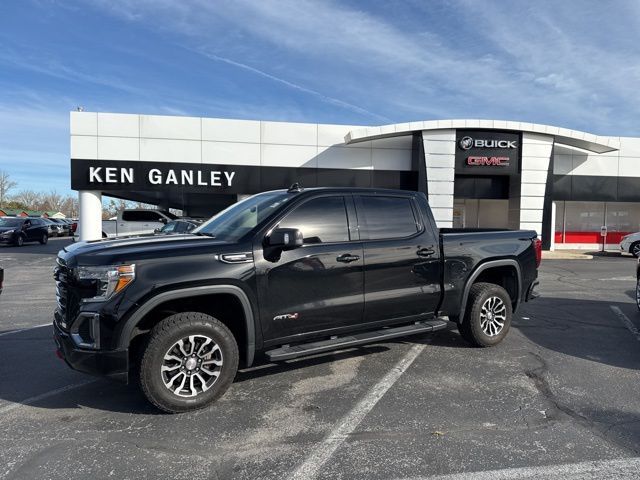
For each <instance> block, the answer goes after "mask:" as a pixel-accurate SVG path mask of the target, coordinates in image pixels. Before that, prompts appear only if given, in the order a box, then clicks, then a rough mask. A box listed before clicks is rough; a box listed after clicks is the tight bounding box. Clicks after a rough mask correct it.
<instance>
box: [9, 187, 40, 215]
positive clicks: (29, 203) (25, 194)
mask: <svg viewBox="0 0 640 480" xmlns="http://www.w3.org/2000/svg"><path fill="white" fill-rule="evenodd" d="M11 199H12V200H13V201H15V202H19V203H22V204H24V205H26V207H27V208H29V209H31V210H37V209H38V205H39V204H41V203H42V194H41V193H40V192H34V191H33V190H20V191H19V192H18V193H16V194H15V195H12V197H11Z"/></svg>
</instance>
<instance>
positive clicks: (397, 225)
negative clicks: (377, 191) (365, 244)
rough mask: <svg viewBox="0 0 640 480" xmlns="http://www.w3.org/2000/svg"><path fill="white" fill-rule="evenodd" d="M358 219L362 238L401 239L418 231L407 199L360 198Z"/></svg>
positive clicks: (409, 201)
mask: <svg viewBox="0 0 640 480" xmlns="http://www.w3.org/2000/svg"><path fill="white" fill-rule="evenodd" d="M360 198H361V203H360V208H359V210H358V218H359V220H360V222H359V223H360V224H361V226H362V227H363V230H364V231H363V232H361V235H363V238H365V239H369V240H375V239H381V238H401V237H408V236H410V235H413V234H414V233H416V232H417V231H418V226H417V224H416V218H415V216H414V214H413V209H412V208H411V200H410V199H409V198H400V197H378V196H376V197H373V196H371V197H369V196H362V197H360Z"/></svg>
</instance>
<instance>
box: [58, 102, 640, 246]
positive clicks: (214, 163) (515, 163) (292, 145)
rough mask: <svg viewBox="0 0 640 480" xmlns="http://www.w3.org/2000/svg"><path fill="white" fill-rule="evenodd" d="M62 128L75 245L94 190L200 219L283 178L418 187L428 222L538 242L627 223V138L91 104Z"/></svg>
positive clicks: (633, 168)
mask: <svg viewBox="0 0 640 480" xmlns="http://www.w3.org/2000/svg"><path fill="white" fill-rule="evenodd" d="M70 133H71V177H72V185H71V186H72V188H73V189H75V190H78V191H79V195H80V225H81V227H80V228H81V238H83V239H92V238H99V237H100V234H101V231H100V215H101V197H102V195H108V196H114V197H118V198H124V199H129V200H136V201H144V202H147V203H152V204H156V205H159V206H160V207H161V208H177V209H181V210H183V211H185V212H186V214H188V215H191V216H203V217H206V216H210V215H212V214H214V213H216V212H217V211H219V210H221V209H222V208H224V207H226V206H228V205H230V204H231V203H233V202H235V201H237V199H238V197H239V196H244V195H249V194H253V193H257V192H260V191H266V190H273V189H278V188H286V187H288V186H289V185H291V184H292V183H295V182H299V183H300V184H301V185H302V186H304V187H316V186H349V187H374V188H397V189H409V190H418V191H422V192H424V193H425V194H426V195H427V196H428V199H429V203H430V205H431V208H432V210H433V212H434V216H435V218H436V220H437V222H438V225H439V226H440V227H465V228H522V229H532V230H536V231H537V232H538V234H539V235H540V236H541V238H542V239H543V242H544V244H545V246H546V248H553V246H554V245H555V248H597V247H598V246H599V244H601V243H602V242H603V241H604V242H606V243H607V244H608V245H609V246H610V247H612V246H615V245H617V243H618V242H619V238H620V237H621V236H622V235H624V234H626V233H629V232H634V231H640V138H630V137H608V136H597V135H593V134H590V133H586V132H579V131H574V130H568V129H564V128H559V127H553V126H548V125H538V124H531V123H524V122H512V121H498V120H471V119H467V120H437V121H425V122H411V123H403V124H395V125H385V126H379V127H367V126H356V125H327V124H310V123H285V122H270V121H259V120H255V121H253V120H230V119H217V118H200V117H173V116H156V115H137V114H114V113H100V112H72V113H71V118H70ZM603 227H605V228H606V236H604V237H603V236H601V233H602V228H603Z"/></svg>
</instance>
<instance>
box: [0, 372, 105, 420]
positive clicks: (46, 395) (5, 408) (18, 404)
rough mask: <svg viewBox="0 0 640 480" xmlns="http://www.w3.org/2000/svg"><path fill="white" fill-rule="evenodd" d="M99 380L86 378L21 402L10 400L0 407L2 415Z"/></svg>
mask: <svg viewBox="0 0 640 480" xmlns="http://www.w3.org/2000/svg"><path fill="white" fill-rule="evenodd" d="M96 381H97V380H95V379H92V380H86V381H84V382H81V383H74V384H73V385H67V386H66V387H61V388H56V389H55V390H50V391H48V392H44V393H41V394H40V395H36V396H34V397H29V398H26V399H25V400H21V401H20V402H9V403H8V405H4V406H2V407H0V415H2V414H4V413H8V412H10V411H12V410H15V409H16V408H20V407H24V406H26V405H30V404H32V403H36V402H39V401H40V400H44V399H45V398H49V397H53V396H54V395H58V394H60V393H64V392H68V391H69V390H73V389H74V388H79V387H84V386H85V385H89V384H90V383H94V382H96Z"/></svg>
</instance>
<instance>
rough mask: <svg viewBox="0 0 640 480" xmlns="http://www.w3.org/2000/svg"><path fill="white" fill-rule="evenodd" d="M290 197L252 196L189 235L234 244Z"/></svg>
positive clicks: (284, 195)
mask: <svg viewBox="0 0 640 480" xmlns="http://www.w3.org/2000/svg"><path fill="white" fill-rule="evenodd" d="M292 197H293V195H292V194H290V193H286V192H265V193H259V194H258V195H253V196H252V197H249V198H246V199H244V200H242V201H240V202H238V203H236V204H234V205H231V206H230V207H228V208H226V209H225V210H223V211H221V212H220V213H218V214H217V215H215V216H214V217H212V218H211V219H210V220H209V221H207V222H206V223H204V224H202V225H201V226H200V227H198V228H196V229H194V230H192V231H191V233H193V234H195V235H208V236H211V237H215V238H217V239H219V240H225V241H228V242H235V241H237V240H239V239H240V238H241V237H242V236H243V235H245V234H246V233H248V232H249V231H251V230H252V229H253V228H255V227H256V225H258V224H259V223H260V222H261V221H262V220H264V219H265V218H267V217H268V216H269V215H271V214H272V213H273V212H274V211H275V210H276V209H278V208H280V207H281V206H282V205H283V204H284V203H285V202H286V201H287V200H289V199H290V198H292Z"/></svg>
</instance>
